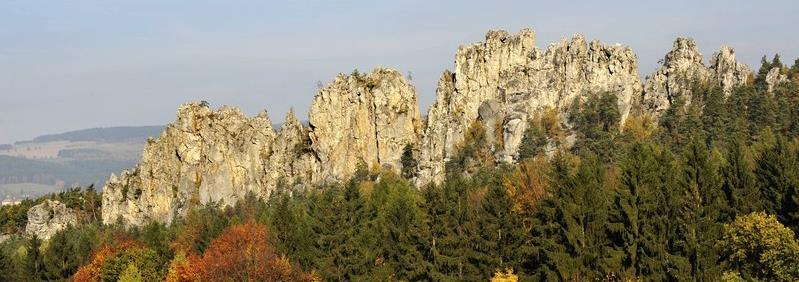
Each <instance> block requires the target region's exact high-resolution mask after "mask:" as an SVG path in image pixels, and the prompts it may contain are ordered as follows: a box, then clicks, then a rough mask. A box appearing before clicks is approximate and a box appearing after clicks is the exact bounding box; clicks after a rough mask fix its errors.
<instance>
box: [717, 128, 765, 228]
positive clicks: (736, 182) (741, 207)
mask: <svg viewBox="0 0 799 282" xmlns="http://www.w3.org/2000/svg"><path fill="white" fill-rule="evenodd" d="M746 156H747V147H746V146H745V145H744V144H743V141H741V140H739V139H734V140H733V142H732V143H731V144H730V145H729V146H728V148H727V163H726V165H725V166H724V167H723V168H722V170H721V173H722V175H723V178H724V185H723V189H724V193H725V195H726V197H727V201H728V203H729V206H730V212H731V213H732V214H731V217H732V218H734V217H735V216H737V215H743V214H749V213H751V212H755V211H761V210H762V209H763V204H762V196H761V194H760V190H759V189H758V188H757V186H756V183H755V174H754V172H753V171H752V168H751V165H750V164H749V161H747V157H746Z"/></svg>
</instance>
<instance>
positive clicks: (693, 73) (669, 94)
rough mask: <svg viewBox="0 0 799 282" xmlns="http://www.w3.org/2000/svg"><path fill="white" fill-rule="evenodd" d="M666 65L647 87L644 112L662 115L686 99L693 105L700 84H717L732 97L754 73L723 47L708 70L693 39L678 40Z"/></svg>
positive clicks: (665, 61)
mask: <svg viewBox="0 0 799 282" xmlns="http://www.w3.org/2000/svg"><path fill="white" fill-rule="evenodd" d="M662 64H663V65H662V66H661V67H660V68H659V69H658V70H657V71H655V73H653V74H652V75H651V76H649V79H648V80H647V81H646V83H645V84H644V94H643V97H642V99H641V101H640V103H641V108H642V110H643V111H644V112H649V113H652V114H654V115H655V116H659V115H660V114H661V113H662V112H663V111H665V110H666V109H668V108H669V107H671V105H672V104H674V103H675V102H677V99H683V102H685V105H688V104H690V103H691V92H692V90H693V89H692V88H693V87H694V86H695V84H696V83H700V84H704V83H715V84H717V85H719V86H721V88H722V89H723V90H724V93H725V94H727V95H729V93H730V91H731V90H732V89H733V88H734V87H735V86H738V85H743V84H744V83H746V81H747V79H748V77H749V76H750V75H751V70H750V69H749V67H748V66H746V65H745V64H742V63H740V62H738V61H737V60H736V59H735V52H734V51H733V50H732V48H730V47H728V46H722V47H721V50H720V51H719V52H717V53H715V54H714V55H713V57H712V59H711V60H710V66H709V67H707V66H705V64H704V63H703V62H702V54H701V53H699V48H698V47H697V46H696V43H695V42H694V40H693V39H688V38H677V40H675V41H674V45H673V48H672V50H671V51H669V53H668V54H666V57H665V58H663V61H662Z"/></svg>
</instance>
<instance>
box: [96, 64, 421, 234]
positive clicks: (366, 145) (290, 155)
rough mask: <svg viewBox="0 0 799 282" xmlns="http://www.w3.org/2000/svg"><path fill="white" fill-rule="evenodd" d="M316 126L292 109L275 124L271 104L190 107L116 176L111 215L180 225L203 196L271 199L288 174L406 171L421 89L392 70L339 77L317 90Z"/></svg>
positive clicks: (108, 195) (106, 193)
mask: <svg viewBox="0 0 799 282" xmlns="http://www.w3.org/2000/svg"><path fill="white" fill-rule="evenodd" d="M310 125H311V127H310V128H305V127H304V126H303V125H302V124H301V123H300V121H299V120H298V119H297V118H296V116H294V114H293V112H290V113H289V114H288V116H287V117H286V119H285V122H284V124H283V126H282V127H281V129H280V131H279V132H275V130H274V129H273V128H272V123H271V121H270V120H269V117H268V115H267V114H266V112H261V113H260V114H258V115H257V116H255V117H252V118H250V117H247V116H245V115H244V114H242V113H241V111H239V110H238V109H236V108H232V107H222V108H220V109H219V110H217V111H213V110H211V109H210V108H209V107H208V105H207V104H206V103H189V104H185V105H182V106H181V107H180V109H179V110H178V113H177V120H176V121H175V122H173V123H172V124H170V125H168V126H167V128H166V130H165V131H164V132H163V133H162V134H161V136H160V137H159V138H157V139H154V140H150V141H149V142H148V144H147V145H146V146H145V149H144V153H143V156H142V160H141V162H140V163H139V164H138V165H137V166H136V167H135V168H134V169H132V170H130V171H124V172H122V174H121V175H119V176H116V175H112V176H111V177H110V179H109V180H108V182H107V184H106V186H105V187H104V190H103V222H104V223H107V224H108V223H114V222H116V221H117V220H121V221H122V223H124V224H128V225H142V224H145V223H147V222H149V221H157V222H164V223H171V222H172V220H173V219H174V218H175V216H180V215H183V214H185V213H186V211H187V210H188V209H189V208H190V207H192V206H194V205H197V204H206V203H211V202H215V203H220V204H222V205H233V204H235V203H236V202H237V201H238V200H239V199H241V198H243V197H244V196H245V195H247V193H253V194H254V195H256V196H258V197H262V198H265V197H267V196H268V195H269V194H270V193H271V192H272V191H273V190H274V189H275V188H276V187H277V185H278V184H279V183H281V182H282V183H283V184H286V185H293V184H297V183H318V182H322V181H336V180H342V179H346V178H347V177H348V176H349V175H351V174H352V173H354V171H355V169H356V167H357V165H358V163H359V162H361V161H362V162H364V163H366V164H370V165H371V164H377V165H385V166H392V167H395V169H399V167H400V166H399V158H400V155H401V154H402V148H403V146H404V145H405V144H415V142H416V141H417V140H418V135H419V134H420V132H421V119H420V117H419V110H418V106H417V102H416V94H415V90H414V88H413V87H412V86H410V85H409V84H408V83H407V82H406V81H405V79H404V78H403V76H402V75H401V74H400V73H399V72H397V71H394V70H389V69H377V70H375V71H374V72H372V73H370V74H367V75H365V76H357V77H356V76H345V75H340V76H338V77H337V78H336V80H335V81H333V82H332V83H331V84H330V85H328V86H327V87H324V88H323V89H321V90H320V91H319V93H318V94H317V96H316V97H315V99H314V102H313V105H312V106H311V110H310Z"/></svg>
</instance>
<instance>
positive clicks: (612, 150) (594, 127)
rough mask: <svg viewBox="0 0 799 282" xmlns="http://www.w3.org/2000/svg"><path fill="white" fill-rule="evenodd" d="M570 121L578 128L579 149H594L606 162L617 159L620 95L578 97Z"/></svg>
mask: <svg viewBox="0 0 799 282" xmlns="http://www.w3.org/2000/svg"><path fill="white" fill-rule="evenodd" d="M572 107H573V108H572V109H571V113H570V115H569V121H570V122H571V123H572V124H574V128H575V129H576V131H577V141H576V143H575V144H574V150H575V151H576V152H581V153H582V152H586V151H590V152H592V153H593V154H596V155H597V156H598V157H599V159H600V160H601V161H603V162H610V161H612V160H614V159H615V158H616V154H617V150H616V147H617V146H614V144H613V142H614V140H615V138H616V137H617V135H618V133H619V121H620V119H621V114H620V113H619V108H618V103H617V98H616V95H614V94H613V93H610V92H603V93H597V94H594V95H590V96H588V99H587V100H586V101H584V102H582V101H580V100H577V101H575V103H574V105H572Z"/></svg>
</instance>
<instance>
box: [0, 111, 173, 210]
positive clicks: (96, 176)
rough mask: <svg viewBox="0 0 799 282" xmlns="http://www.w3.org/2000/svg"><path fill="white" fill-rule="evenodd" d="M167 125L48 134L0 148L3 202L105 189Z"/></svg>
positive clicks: (0, 182)
mask: <svg viewBox="0 0 799 282" xmlns="http://www.w3.org/2000/svg"><path fill="white" fill-rule="evenodd" d="M163 129H164V127H163V126H121V127H107V128H92V129H85V130H76V131H70V132H65V133H60V134H49V135H43V136H39V137H36V138H34V139H33V140H27V141H20V142H15V143H14V144H13V145H12V144H4V145H0V200H15V199H22V198H29V197H37V196H39V195H40V194H42V193H46V192H52V191H59V190H61V189H63V188H67V187H71V186H78V185H79V186H87V185H91V184H94V185H95V186H97V187H98V188H99V187H102V185H103V184H104V183H105V180H106V179H107V178H108V176H109V175H111V173H113V172H119V171H121V170H123V169H127V168H131V167H133V166H135V165H136V163H137V162H138V161H139V159H140V158H141V152H142V149H143V148H144V143H145V141H146V140H147V138H149V137H158V136H159V135H160V134H161V131H163Z"/></svg>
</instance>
